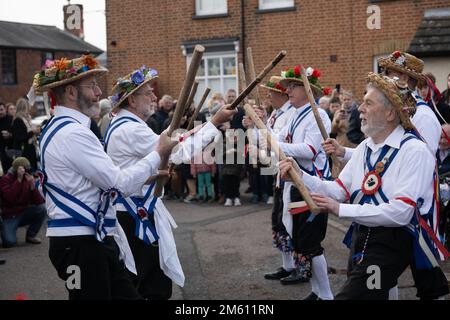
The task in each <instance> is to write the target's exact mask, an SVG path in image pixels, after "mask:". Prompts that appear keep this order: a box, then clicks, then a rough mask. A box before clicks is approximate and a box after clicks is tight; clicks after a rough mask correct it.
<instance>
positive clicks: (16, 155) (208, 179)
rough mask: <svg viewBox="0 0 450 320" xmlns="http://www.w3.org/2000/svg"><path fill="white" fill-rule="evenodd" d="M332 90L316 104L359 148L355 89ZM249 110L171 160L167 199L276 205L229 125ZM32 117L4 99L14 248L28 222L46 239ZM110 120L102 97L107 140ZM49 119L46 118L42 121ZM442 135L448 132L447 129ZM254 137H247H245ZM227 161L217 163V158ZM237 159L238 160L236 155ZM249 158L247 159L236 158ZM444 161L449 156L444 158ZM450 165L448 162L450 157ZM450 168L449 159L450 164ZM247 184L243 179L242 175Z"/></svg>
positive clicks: (442, 106) (162, 120)
mask: <svg viewBox="0 0 450 320" xmlns="http://www.w3.org/2000/svg"><path fill="white" fill-rule="evenodd" d="M427 76H428V79H429V81H428V82H427V83H425V84H422V85H421V87H420V88H419V94H420V95H421V96H422V97H423V98H424V100H425V101H426V102H428V103H429V104H430V107H432V108H433V110H437V111H435V112H437V113H439V115H438V119H439V120H440V121H441V123H442V124H444V123H445V121H446V120H447V119H448V120H450V106H449V104H450V75H449V77H448V84H447V89H446V90H445V91H443V92H442V94H440V93H438V91H436V90H437V89H435V86H434V82H435V79H434V77H433V76H432V75H431V74H428V75H427ZM338 89H339V88H337V89H334V90H333V91H331V92H330V94H329V95H327V96H323V97H321V98H320V99H319V101H318V105H319V107H320V108H323V109H324V110H325V111H326V112H327V113H328V115H329V117H330V119H331V121H332V128H331V137H334V138H335V139H336V140H337V141H338V142H339V144H341V145H342V146H345V147H352V148H353V147H355V146H357V145H358V144H359V143H360V142H361V141H362V140H363V139H364V138H365V137H364V134H363V133H362V132H361V130H360V127H361V120H360V118H359V111H358V106H359V104H358V102H357V101H356V99H355V98H354V96H353V94H352V92H350V91H348V90H344V89H339V90H338ZM236 96H237V93H236V91H235V90H233V89H230V90H228V91H227V92H226V93H225V94H224V96H223V95H222V94H220V93H214V94H213V95H212V96H211V98H210V99H209V100H208V101H207V102H206V103H205V105H204V106H203V108H202V109H201V110H200V112H199V113H198V115H197V117H196V119H195V120H196V124H199V123H204V122H206V121H208V120H210V119H211V117H212V116H213V115H214V113H215V112H217V110H218V109H219V108H220V107H221V106H222V105H224V104H228V103H231V102H233V101H234V100H235V99H236ZM261 104H262V105H263V106H264V107H265V109H266V112H267V115H270V113H271V112H272V108H271V106H270V100H269V99H262V103H261ZM175 106H176V100H174V99H173V98H172V97H171V96H169V95H163V96H162V97H161V98H160V99H159V101H158V102H157V103H156V102H155V103H154V105H153V106H152V109H153V110H152V115H151V116H150V117H149V118H148V120H147V124H148V126H149V127H150V128H151V129H152V130H153V131H154V132H155V133H157V134H160V133H161V132H162V131H163V130H164V129H166V128H167V127H168V126H169V124H170V121H171V120H172V116H173V112H174V110H175ZM193 113H194V105H192V106H191V108H189V110H187V112H186V114H185V115H184V116H183V118H182V123H181V128H187V126H188V123H189V120H190V119H191V117H192V115H193ZM244 115H245V112H244V110H243V108H242V107H238V112H237V113H236V115H235V116H234V117H233V119H232V120H231V121H230V122H228V123H226V124H224V125H222V126H221V127H220V128H219V129H220V131H221V132H222V137H221V139H215V140H214V142H213V144H214V151H213V152H211V148H209V149H208V150H207V151H205V152H203V153H202V154H199V155H197V157H195V158H194V159H192V161H191V163H183V164H174V165H171V166H170V175H169V180H168V182H167V184H166V186H165V199H178V200H180V201H183V202H185V203H213V202H217V203H219V204H223V205H225V206H240V205H242V204H243V202H245V201H242V199H241V192H244V193H248V194H249V197H248V198H249V199H250V200H249V201H250V202H251V203H260V202H261V203H264V204H269V205H270V204H272V203H273V185H274V183H275V181H274V177H273V175H271V174H261V172H262V171H261V170H263V169H264V168H266V167H268V166H269V165H268V164H267V163H261V161H259V160H258V161H256V162H255V163H249V162H250V161H249V156H248V150H249V149H248V148H244V149H243V148H241V146H239V141H238V136H237V135H235V134H233V132H232V131H227V129H240V130H242V132H244V133H245V131H246V128H244V126H243V121H242V120H243V118H244ZM31 120H32V119H31V116H30V104H29V102H28V100H27V99H26V98H20V99H19V100H18V101H17V102H16V104H12V103H6V104H5V103H2V102H0V160H1V168H0V177H2V178H1V179H0V210H1V212H2V213H1V216H0V217H1V219H0V224H1V228H0V232H1V239H2V245H3V246H4V247H10V246H13V245H15V244H16V242H17V238H16V230H17V228H18V227H20V226H23V225H27V226H28V229H27V233H26V239H25V240H26V241H27V242H30V243H40V241H41V240H40V239H39V238H37V237H36V235H37V233H38V232H39V229H40V227H41V225H42V223H43V221H44V219H45V206H44V199H43V198H42V197H41V196H40V193H39V192H38V191H37V189H36V187H35V179H34V178H33V173H34V171H35V170H37V169H38V163H39V161H38V159H39V151H38V137H39V133H40V130H41V128H40V126H37V127H36V126H34V125H33V124H32V121H31ZM110 122H111V104H110V102H109V100H107V99H103V100H101V101H100V104H99V110H98V113H97V115H96V116H95V117H93V118H92V121H91V130H92V131H93V132H94V133H95V135H96V136H97V137H98V138H99V139H100V140H101V141H102V140H103V136H104V135H105V132H106V130H107V128H108V126H109V124H110ZM447 122H448V121H447ZM44 124H45V122H44V123H43V124H42V125H44ZM443 132H445V133H447V134H448V135H450V125H445V124H444V126H443ZM445 133H444V134H445ZM447 140H448V139H443V141H442V145H441V151H442V150H445V144H446V143H447V144H448V148H447V149H450V140H448V141H447ZM246 143H248V140H246ZM219 158H220V159H221V160H222V161H218V159H219ZM230 159H232V160H233V161H230ZM239 159H241V160H242V159H243V160H242V161H238V160H239ZM443 160H445V159H443ZM449 163H450V160H449ZM449 166H450V164H449ZM244 179H245V181H248V184H245V185H244V184H242V188H241V182H242V181H244Z"/></svg>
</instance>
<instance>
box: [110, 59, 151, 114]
mask: <svg viewBox="0 0 450 320" xmlns="http://www.w3.org/2000/svg"><path fill="white" fill-rule="evenodd" d="M157 77H158V71H156V70H155V69H152V68H149V67H147V66H142V67H141V68H140V69H138V70H135V71H133V72H132V73H130V74H128V75H126V76H125V77H123V78H119V79H118V80H117V82H116V85H115V86H114V88H113V90H112V91H113V92H112V93H113V94H112V96H111V97H110V100H111V103H112V106H113V108H115V107H118V106H119V105H120V104H121V103H122V102H123V101H124V100H125V99H126V98H127V97H128V96H129V95H130V94H132V93H133V92H134V91H136V90H137V89H139V87H141V86H142V85H144V84H145V83H147V82H148V81H150V80H152V79H155V78H157Z"/></svg>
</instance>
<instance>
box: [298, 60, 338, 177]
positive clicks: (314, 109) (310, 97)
mask: <svg viewBox="0 0 450 320" xmlns="http://www.w3.org/2000/svg"><path fill="white" fill-rule="evenodd" d="M300 74H301V75H302V80H303V85H304V86H305V90H306V95H307V96H308V100H309V103H310V104H311V108H312V112H313V114H314V118H315V119H316V122H317V125H318V126H319V130H320V133H321V134H322V138H323V141H326V140H327V139H328V138H329V136H328V133H327V130H326V129H325V126H324V125H323V122H322V118H321V117H320V114H319V109H318V107H317V105H316V100H314V95H313V93H312V90H311V85H310V83H309V79H308V76H307V75H306V70H305V68H304V67H303V66H301V68H300ZM330 157H331V160H332V162H333V169H332V172H333V173H336V172H337V170H338V169H337V168H338V167H339V163H340V161H339V160H338V158H337V157H336V154H334V153H332V154H331V155H330ZM334 178H337V177H334Z"/></svg>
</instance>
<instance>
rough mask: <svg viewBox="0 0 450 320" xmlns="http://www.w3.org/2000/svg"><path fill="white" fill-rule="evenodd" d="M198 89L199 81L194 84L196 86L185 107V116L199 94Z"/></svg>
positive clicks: (193, 87)
mask: <svg viewBox="0 0 450 320" xmlns="http://www.w3.org/2000/svg"><path fill="white" fill-rule="evenodd" d="M197 88H198V81H195V82H194V85H193V86H192V89H191V92H190V93H189V98H188V100H187V102H186V106H185V107H184V114H186V113H187V112H188V110H189V108H190V107H191V105H192V101H194V97H195V94H196V93H197Z"/></svg>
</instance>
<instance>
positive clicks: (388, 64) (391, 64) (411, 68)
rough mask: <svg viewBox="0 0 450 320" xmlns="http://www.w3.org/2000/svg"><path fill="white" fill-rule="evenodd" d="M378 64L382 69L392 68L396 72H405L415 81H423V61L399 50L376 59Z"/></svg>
mask: <svg viewBox="0 0 450 320" xmlns="http://www.w3.org/2000/svg"><path fill="white" fill-rule="evenodd" d="M378 64H379V65H380V67H382V68H383V69H384V70H386V69H392V70H396V71H398V72H402V73H406V74H407V75H409V76H410V77H412V78H414V79H416V80H417V81H424V80H425V78H424V75H423V74H422V72H423V66H424V63H423V61H422V60H420V59H419V58H416V57H415V56H413V55H411V54H409V53H406V52H401V51H394V52H392V53H391V54H390V55H389V56H388V57H385V58H380V59H378Z"/></svg>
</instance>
